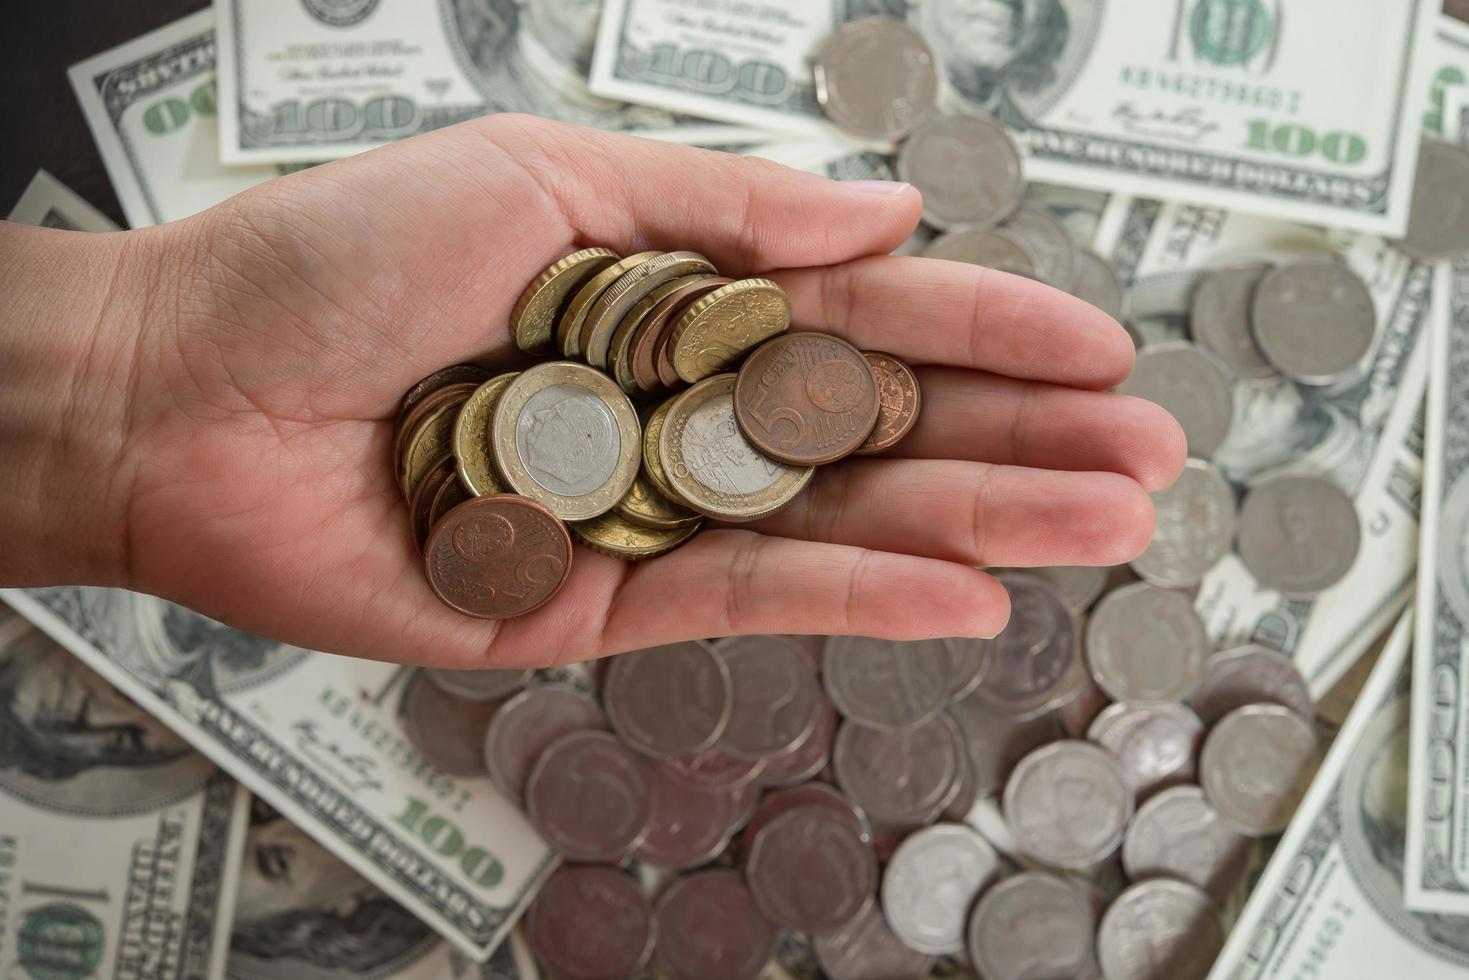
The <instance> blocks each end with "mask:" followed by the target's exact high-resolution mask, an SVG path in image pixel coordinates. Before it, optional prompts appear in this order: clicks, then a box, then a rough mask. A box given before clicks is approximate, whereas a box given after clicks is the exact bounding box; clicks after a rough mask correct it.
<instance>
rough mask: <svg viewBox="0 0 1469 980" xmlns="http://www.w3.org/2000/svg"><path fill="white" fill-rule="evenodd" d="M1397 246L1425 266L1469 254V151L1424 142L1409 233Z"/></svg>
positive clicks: (1438, 142)
mask: <svg viewBox="0 0 1469 980" xmlns="http://www.w3.org/2000/svg"><path fill="white" fill-rule="evenodd" d="M1393 244H1394V245H1396V246H1397V247H1398V248H1399V249H1401V250H1402V251H1404V252H1406V253H1407V254H1408V255H1411V256H1412V257H1413V258H1415V259H1418V260H1420V261H1424V262H1433V261H1436V260H1438V259H1446V258H1448V257H1449V256H1451V255H1456V254H1459V253H1461V252H1466V251H1469V151H1466V150H1465V149H1464V148H1463V147H1462V146H1459V145H1458V144H1456V143H1447V142H1444V141H1443V140H1429V139H1426V140H1424V141H1423V145H1422V147H1421V148H1420V150H1419V152H1418V173H1417V177H1416V179H1415V181H1414V183H1413V204H1412V208H1411V210H1410V211H1409V212H1408V230H1407V232H1406V233H1405V234H1404V235H1403V237H1402V238H1401V239H1400V240H1398V241H1395V242H1393Z"/></svg>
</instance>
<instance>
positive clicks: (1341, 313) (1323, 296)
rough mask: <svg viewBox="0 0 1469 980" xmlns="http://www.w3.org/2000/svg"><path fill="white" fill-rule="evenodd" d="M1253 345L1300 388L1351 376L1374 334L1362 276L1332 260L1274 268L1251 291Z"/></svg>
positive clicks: (1374, 320)
mask: <svg viewBox="0 0 1469 980" xmlns="http://www.w3.org/2000/svg"><path fill="white" fill-rule="evenodd" d="M1251 323H1252V325H1253V327H1254V333H1255V343H1257V344H1259V345H1260V350H1261V352H1262V353H1263V354H1264V355H1265V358H1266V360H1268V361H1269V362H1270V363H1271V364H1273V365H1275V367H1276V369H1277V370H1279V371H1280V373H1281V374H1284V375H1285V376H1286V377H1288V378H1291V379H1293V380H1295V381H1299V382H1300V383H1302V384H1308V385H1328V384H1331V383H1332V382H1333V381H1336V380H1338V379H1340V378H1342V377H1344V376H1346V375H1349V374H1351V372H1352V371H1353V369H1355V368H1356V367H1357V366H1358V365H1359V364H1361V363H1362V359H1363V358H1364V357H1366V356H1367V352H1368V351H1369V350H1371V349H1372V340H1373V337H1375V336H1376V334H1377V309H1376V307H1374V306H1373V304H1372V293H1371V291H1369V290H1368V288H1367V284H1366V283H1365V282H1363V281H1362V277H1361V276H1359V275H1357V274H1356V273H1355V272H1353V271H1352V270H1351V269H1349V268H1348V267H1347V265H1346V264H1345V263H1343V262H1338V261H1337V260H1335V259H1302V260H1300V261H1297V262H1292V263H1290V264H1288V265H1282V266H1277V267H1276V268H1274V269H1272V270H1271V271H1270V272H1267V273H1266V274H1265V276H1264V278H1262V279H1261V280H1260V284H1259V285H1258V286H1256V287H1255V301H1254V306H1253V309H1252V313H1251Z"/></svg>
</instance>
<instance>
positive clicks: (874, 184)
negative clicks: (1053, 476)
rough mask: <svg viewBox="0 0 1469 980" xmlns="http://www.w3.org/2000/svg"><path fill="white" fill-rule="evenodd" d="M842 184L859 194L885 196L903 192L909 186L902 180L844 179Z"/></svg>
mask: <svg viewBox="0 0 1469 980" xmlns="http://www.w3.org/2000/svg"><path fill="white" fill-rule="evenodd" d="M842 186H843V187H847V188H851V189H852V190H854V191H856V192H857V193H858V194H881V195H882V196H884V197H890V196H892V195H893V194H901V193H903V192H904V191H906V190H907V189H908V187H909V185H908V184H905V183H903V182H902V181H901V180H844V181H842Z"/></svg>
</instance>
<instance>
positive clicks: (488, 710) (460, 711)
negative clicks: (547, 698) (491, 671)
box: [399, 671, 497, 776]
mask: <svg viewBox="0 0 1469 980" xmlns="http://www.w3.org/2000/svg"><path fill="white" fill-rule="evenodd" d="M496 707H497V705H496V704H494V703H492V702H487V701H472V700H470V699H468V698H461V697H455V696H454V695H452V694H450V693H448V692H447V691H445V690H444V689H443V688H441V687H439V685H437V684H435V683H433V682H432V681H431V680H430V679H429V678H428V677H427V676H426V675H425V674H424V673H423V672H421V671H420V672H419V673H417V674H416V675H414V677H413V678H412V679H411V680H410V681H409V682H408V688H407V690H406V691H404V693H403V701H402V704H401V705H400V707H399V714H400V716H401V717H402V719H403V734H405V735H407V736H408V740H409V741H410V742H412V743H413V747H414V748H416V749H418V751H419V753H420V754H421V755H422V756H423V757H424V758H425V759H427V760H428V761H429V762H430V763H431V764H432V765H434V766H435V767H437V768H438V769H440V770H442V771H443V772H446V773H448V774H449V775H451V776H483V775H484V774H485V755H484V745H485V732H486V731H487V730H488V729H489V727H490V720H491V719H492V718H493V717H494V714H495V708H496Z"/></svg>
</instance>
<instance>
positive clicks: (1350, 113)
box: [591, 0, 1439, 234]
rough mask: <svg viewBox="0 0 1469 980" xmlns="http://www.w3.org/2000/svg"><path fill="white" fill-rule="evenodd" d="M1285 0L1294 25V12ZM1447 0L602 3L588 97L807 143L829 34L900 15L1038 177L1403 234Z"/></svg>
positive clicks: (958, 95) (816, 126)
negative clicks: (1431, 53)
mask: <svg viewBox="0 0 1469 980" xmlns="http://www.w3.org/2000/svg"><path fill="white" fill-rule="evenodd" d="M1287 7H1289V10H1290V16H1288V17H1287V16H1285V9H1286V8H1287ZM1437 8H1438V4H1437V2H1436V0H1382V2H1378V3H1372V4H1352V5H1350V6H1349V7H1343V6H1342V5H1341V4H1339V3H1336V2H1334V0H1304V2H1301V0H1297V2H1293V3H1290V4H1286V3H1285V2H1284V0H1243V2H1242V0H1133V2H1130V3H1116V2H1112V3H1108V2H1104V0H833V2H830V3H799V4H789V3H787V4H777V3H770V2H745V0H706V2H704V3H700V4H698V5H694V6H691V5H689V4H688V3H686V2H683V0H607V2H606V4H605V5H604V10H603V17H602V24H601V28H600V30H599V33H598V36H597V47H596V55H595V58H594V59H593V62H592V76H591V77H592V90H593V91H595V92H597V93H599V94H602V95H606V96H609V97H612V98H619V99H627V100H629V101H633V102H642V103H645V104H647V105H656V106H660V107H663V108H667V109H670V110H674V111H683V112H692V113H696V114H698V115H703V116H708V117H710V118H714V119H722V120H724V121H726V122H729V123H733V124H740V125H749V126H764V127H767V128H769V129H772V130H778V131H782V132H787V133H792V134H794V135H800V136H807V137H809V136H811V135H813V134H816V133H820V132H830V130H829V128H828V127H827V125H826V124H825V123H824V122H823V120H822V118H821V111H820V108H819V106H818V105H817V101H816V95H815V89H814V83H813V80H812V73H811V59H812V58H813V56H814V55H815V54H816V52H817V51H818V50H819V48H820V45H821V44H822V42H823V41H824V40H825V38H826V37H827V36H828V35H829V34H830V33H831V31H832V30H833V29H834V28H836V27H839V26H840V25H841V24H843V23H845V22H847V21H850V20H855V19H857V18H860V17H865V16H869V15H871V14H886V15H889V16H893V17H900V18H905V19H906V20H907V21H908V23H909V24H910V25H912V26H913V27H914V28H916V29H917V30H918V31H920V32H921V33H922V34H923V35H924V37H925V38H926V39H927V41H928V43H929V46H930V47H931V48H932V49H933V53H934V56H935V57H936V59H937V61H938V63H939V66H940V68H941V77H942V79H943V92H942V93H941V104H943V105H946V106H947V107H948V108H950V109H957V110H960V111H968V112H978V113H985V114H990V115H993V116H995V117H996V118H998V119H1000V120H1001V121H1002V122H1004V123H1006V125H1008V126H1009V128H1010V130H1011V133H1012V134H1013V135H1014V136H1015V138H1016V140H1017V142H1018V143H1019V144H1020V146H1021V148H1022V150H1023V151H1024V153H1025V155H1026V158H1027V159H1026V171H1027V174H1028V175H1029V176H1030V177H1031V178H1033V179H1037V180H1043V181H1049V182H1054V183H1061V184H1075V185H1078V186H1086V187H1094V188H1097V189H1100V190H1109V191H1113V190H1115V191H1122V192H1124V193H1131V194H1137V195H1146V196H1149V197H1158V198H1176V199H1181V200H1187V201H1192V202H1197V203H1203V204H1209V205H1211V206H1215V207H1226V208H1232V209H1237V210H1245V211H1255V212H1260V213H1268V214H1272V215H1275V216H1278V217H1284V218H1289V219H1292V220H1298V221H1309V222H1314V223H1317V224H1329V225H1334V226H1339V227H1346V228H1355V229H1360V230H1364V231H1374V232H1378V233H1382V234H1400V233H1401V232H1402V231H1403V228H1404V226H1405V224H1406V221H1407V207H1408V194H1409V192H1410V191H1411V185H1412V182H1413V172H1414V166H1415V161H1416V159H1417V137H1418V130H1419V117H1420V116H1421V115H1422V112H1423V107H1424V105H1425V104H1426V103H1425V100H1426V97H1427V91H1426V90H1427V86H1426V84H1424V83H1423V82H1422V81H1421V80H1419V79H1418V78H1417V75H1418V73H1421V72H1423V71H1426V70H1427V69H1426V67H1424V66H1422V65H1421V64H1419V63H1418V62H1419V61H1420V60H1421V59H1419V58H1418V57H1417V56H1418V55H1419V53H1420V51H1421V48H1422V46H1423V38H1424V35H1425V34H1426V33H1427V32H1428V30H1430V29H1431V28H1432V26H1433V25H1434V24H1435V23H1436V21H1437V19H1438V17H1439V14H1438V9H1437Z"/></svg>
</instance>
